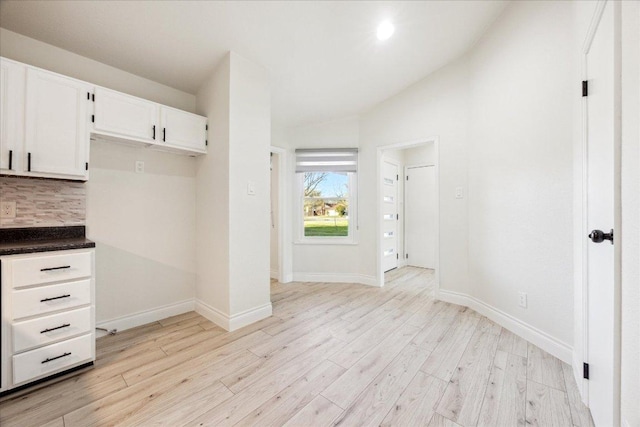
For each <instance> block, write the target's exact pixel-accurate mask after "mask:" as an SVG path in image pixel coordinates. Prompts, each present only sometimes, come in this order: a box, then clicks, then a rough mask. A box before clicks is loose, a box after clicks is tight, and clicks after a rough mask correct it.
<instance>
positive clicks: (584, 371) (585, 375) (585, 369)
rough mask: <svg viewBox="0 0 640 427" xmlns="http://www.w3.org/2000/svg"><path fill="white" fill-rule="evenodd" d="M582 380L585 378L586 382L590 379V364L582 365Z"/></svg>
mask: <svg viewBox="0 0 640 427" xmlns="http://www.w3.org/2000/svg"><path fill="white" fill-rule="evenodd" d="M582 378H584V379H585V380H588V379H589V364H588V363H583V364H582Z"/></svg>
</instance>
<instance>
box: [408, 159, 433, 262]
mask: <svg viewBox="0 0 640 427" xmlns="http://www.w3.org/2000/svg"><path fill="white" fill-rule="evenodd" d="M416 168H436V164H435V163H433V164H429V163H416V164H410V165H405V166H404V170H403V173H404V178H405V181H404V183H403V186H402V190H403V191H402V192H403V195H402V196H403V197H402V198H403V201H404V202H403V205H402V209H403V213H404V216H403V218H402V222H403V226H402V234H403V236H402V246H403V248H402V252H403V254H404V255H405V259H404V265H409V264H408V263H407V258H406V255H407V214H406V212H407V200H408V199H407V181H406V177H407V174H408V170H409V169H416ZM434 170H435V171H436V182H435V185H434V187H435V190H436V203H437V204H436V211H437V213H436V224H435V225H436V230H438V234H440V232H439V226H440V224H439V217H440V215H439V209H438V208H439V206H438V204H439V201H438V200H437V198H438V196H439V194H438V188H437V187H438V169H437V168H436V169H434ZM439 243H440V242H439V241H438V242H437V244H439ZM436 252H437V251H436ZM436 257H437V255H436Z"/></svg>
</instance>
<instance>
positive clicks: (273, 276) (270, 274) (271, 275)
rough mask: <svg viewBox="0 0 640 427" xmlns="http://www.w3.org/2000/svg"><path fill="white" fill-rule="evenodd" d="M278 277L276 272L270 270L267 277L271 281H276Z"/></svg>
mask: <svg viewBox="0 0 640 427" xmlns="http://www.w3.org/2000/svg"><path fill="white" fill-rule="evenodd" d="M278 276H279V274H278V270H271V271H270V273H269V277H271V278H272V279H276V280H277V279H278Z"/></svg>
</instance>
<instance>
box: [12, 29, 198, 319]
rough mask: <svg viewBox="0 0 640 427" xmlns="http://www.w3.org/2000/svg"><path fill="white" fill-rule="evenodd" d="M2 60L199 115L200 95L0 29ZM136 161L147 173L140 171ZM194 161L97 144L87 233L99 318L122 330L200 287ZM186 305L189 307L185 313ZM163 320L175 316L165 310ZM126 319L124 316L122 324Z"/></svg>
mask: <svg viewBox="0 0 640 427" xmlns="http://www.w3.org/2000/svg"><path fill="white" fill-rule="evenodd" d="M0 55H1V56H5V57H7V58H11V59H14V60H16V61H21V62H24V63H27V64H30V65H34V66H38V67H42V68H44V69H48V70H51V71H55V72H58V73H61V74H65V75H68V76H71V77H75V78H78V79H82V80H85V81H88V82H91V83H95V84H99V85H102V86H105V87H108V88H111V89H114V90H119V91H122V92H125V93H129V94H131V95H135V96H139V97H142V98H146V99H149V100H152V101H156V102H160V103H163V104H166V105H170V106H173V107H176V108H180V109H184V110H188V111H194V108H195V96H194V95H191V94H188V93H184V92H181V91H178V90H176V89H173V88H170V87H168V86H164V85H161V84H159V83H156V82H153V81H151V80H147V79H144V78H142V77H139V76H135V75H133V74H130V73H127V72H124V71H122V70H118V69H116V68H113V67H110V66H108V65H105V64H102V63H99V62H96V61H93V60H91V59H88V58H84V57H82V56H79V55H76V54H74V53H71V52H69V51H66V50H63V49H60V48H57V47H55V46H52V45H49V44H46V43H42V42H40V41H37V40H34V39H31V38H28V37H24V36H22V35H20V34H16V33H13V32H11V31H7V30H5V29H1V28H0ZM136 160H143V161H145V173H144V174H134V173H133V171H134V165H135V161H136ZM194 166H195V160H194V159H192V158H190V157H183V156H179V155H171V154H166V153H160V152H154V151H150V150H143V149H136V148H130V147H124V146H121V145H117V144H111V143H104V142H92V143H91V156H90V175H91V177H90V180H89V181H88V182H87V184H86V190H87V234H88V237H89V238H91V239H93V240H94V241H95V242H96V294H97V295H96V300H97V301H96V309H97V313H96V318H97V322H98V323H104V322H107V321H114V320H118V319H120V320H121V321H116V322H111V323H110V325H111V326H115V327H118V328H123V327H126V326H131V325H134V324H136V322H139V321H142V322H146V321H150V320H153V318H150V317H143V318H137V320H136V319H126V318H127V317H128V316H132V315H135V314H138V313H141V312H147V311H150V310H156V309H158V308H162V307H165V308H166V306H171V305H174V306H175V304H177V303H180V302H184V301H188V302H189V303H188V304H186V305H182V306H178V307H177V308H176V307H174V309H173V310H174V311H173V312H175V310H178V311H181V310H185V309H188V307H189V304H191V305H192V303H191V301H192V299H193V296H194V287H195V173H194V171H195V169H194ZM185 307H187V308H185ZM162 313H164V314H161V315H160V316H161V317H164V316H166V315H169V314H171V313H172V311H171V310H169V311H163V312H162ZM123 318H124V319H123Z"/></svg>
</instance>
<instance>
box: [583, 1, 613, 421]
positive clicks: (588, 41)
mask: <svg viewBox="0 0 640 427" xmlns="http://www.w3.org/2000/svg"><path fill="white" fill-rule="evenodd" d="M606 4H607V0H598V2H597V4H596V6H595V9H594V13H593V17H592V19H591V23H590V25H589V28H588V30H587V34H586V37H585V40H584V44H583V46H582V49H581V52H580V67H581V70H580V75H581V79H582V80H583V81H584V80H588V75H587V74H588V73H587V55H588V54H589V51H590V49H591V45H592V43H593V40H594V38H595V35H596V31H597V29H598V26H599V24H600V20H601V18H602V15H603V13H604V9H605V6H606ZM612 7H613V8H614V9H613V13H614V41H615V43H614V64H613V67H614V79H615V80H614V111H613V112H612V113H613V114H614V117H615V120H614V138H613V145H614V147H613V149H614V165H613V174H614V207H613V208H614V230H615V237H616V242H615V243H616V244H614V322H613V323H614V349H613V351H614V358H613V360H614V364H615V366H614V387H613V393H614V396H613V403H614V407H615V408H616V409H615V410H614V417H615V419H614V420H612V422H613V424H614V425H619V424H620V354H621V348H620V342H621V341H620V322H621V310H620V307H621V300H620V295H621V245H620V236H621V231H622V228H621V192H620V184H621V168H620V165H621V148H622V144H621V142H622V140H621V121H620V112H621V86H620V85H621V79H620V72H619V71H620V69H621V55H620V47H621V43H620V41H621V32H620V19H621V9H620V4H619V3H618V2H615V1H614V2H612ZM577 84H578V82H576V87H577ZM580 103H581V125H580V132H581V141H580V146H579V147H578V149H577V151H578V152H577V162H578V164H579V168H580V171H579V178H578V174H576V177H575V179H576V180H578V182H576V187H577V188H578V189H579V194H580V200H579V203H577V204H576V214H575V216H574V218H575V220H576V222H577V223H578V224H580V227H579V229H576V230H575V233H574V255H575V257H574V259H575V261H574V262H575V269H574V273H575V277H576V280H575V291H574V292H575V298H574V310H575V311H577V312H576V313H574V330H575V331H577V333H576V334H575V339H576V344H577V345H574V352H573V353H574V354H573V366H572V367H573V374H574V377H575V379H576V383H577V385H578V389H579V391H580V395H581V397H582V401H583V402H584V403H585V405H587V406H589V381H588V380H586V379H583V363H589V354H588V349H589V346H588V344H589V276H588V244H589V241H588V239H587V237H586V236H587V234H588V233H589V231H588V222H587V220H588V209H587V206H588V204H587V202H588V178H589V169H588V160H589V157H588V132H587V129H588V127H587V126H588V123H587V117H588V115H587V113H588V111H587V108H588V96H587V97H582V99H581V101H580Z"/></svg>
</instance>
